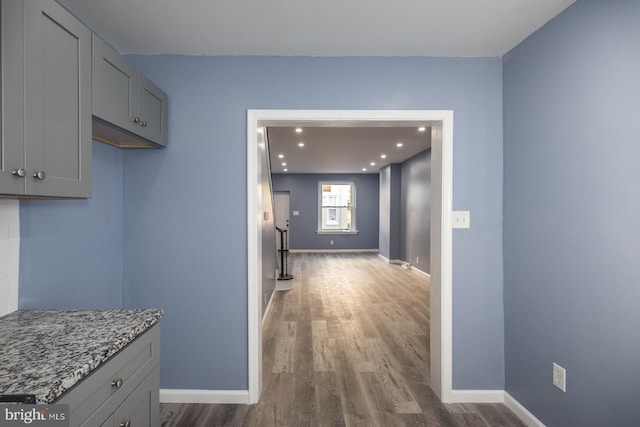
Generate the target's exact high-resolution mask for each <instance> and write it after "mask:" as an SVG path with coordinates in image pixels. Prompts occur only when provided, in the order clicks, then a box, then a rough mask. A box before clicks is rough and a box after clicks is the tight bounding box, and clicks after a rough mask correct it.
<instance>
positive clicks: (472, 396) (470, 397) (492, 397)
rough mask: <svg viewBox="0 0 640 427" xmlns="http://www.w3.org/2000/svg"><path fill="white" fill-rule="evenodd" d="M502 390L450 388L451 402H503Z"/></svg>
mask: <svg viewBox="0 0 640 427" xmlns="http://www.w3.org/2000/svg"><path fill="white" fill-rule="evenodd" d="M503 402H504V391H503V390H451V403H503Z"/></svg>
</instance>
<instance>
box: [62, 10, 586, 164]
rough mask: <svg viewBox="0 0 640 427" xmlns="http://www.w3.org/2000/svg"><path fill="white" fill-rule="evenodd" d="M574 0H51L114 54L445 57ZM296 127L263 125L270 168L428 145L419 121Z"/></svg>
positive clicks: (494, 42)
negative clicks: (402, 124) (406, 124)
mask: <svg viewBox="0 0 640 427" xmlns="http://www.w3.org/2000/svg"><path fill="white" fill-rule="evenodd" d="M574 1H575V0H394V1H389V0H384V1H383V0H322V1H320V0H269V1H264V0H182V1H175V0H126V1H125V0H112V1H105V0H58V2H59V3H61V4H62V5H63V6H65V7H67V8H68V9H69V10H70V11H71V12H72V13H74V14H75V15H76V16H78V17H79V18H80V19H81V20H82V21H84V22H85V23H86V24H87V25H88V26H89V27H90V28H91V29H93V30H94V31H95V32H97V33H98V34H100V35H101V36H102V37H103V38H104V39H105V40H106V41H107V42H109V43H110V44H111V45H112V46H113V47H115V48H116V49H117V50H119V51H120V52H121V53H136V54H178V55H284V56H446V57H460V56H462V57H469V56H471V57H475V56H481V57H486V56H488V57H500V56H502V55H504V54H505V53H507V52H508V51H509V50H511V49H512V48H513V47H515V46H516V45H517V44H519V43H520V42H521V41H522V40H524V39H525V38H526V37H528V36H529V35H530V34H531V33H533V32H534V31H536V30H537V29H538V28H540V27H541V26H542V25H544V24H545V23H546V22H548V21H549V20H550V19H552V18H553V17H555V16H556V15H557V14H559V13H560V12H561V11H563V10H564V9H565V8H566V7H568V6H569V5H571V4H572V3H573V2H574ZM296 125H304V124H300V123H289V124H283V125H282V126H287V127H270V128H269V132H268V133H269V140H270V144H271V153H272V156H276V158H272V162H271V164H272V170H273V172H274V173H278V172H282V169H284V167H283V166H282V165H281V163H282V162H283V160H284V161H285V162H286V163H287V169H288V172H289V173H295V172H305V173H312V172H318V173H341V172H342V173H347V172H348V173H354V172H357V173H363V171H362V168H367V171H366V172H365V173H377V172H378V170H379V169H380V167H381V166H384V165H385V164H388V163H400V162H402V161H404V160H406V159H407V158H409V157H412V156H413V155H415V154H417V153H418V152H420V151H422V150H424V149H426V148H427V147H429V145H430V140H429V136H428V135H429V134H430V132H429V130H428V129H427V130H426V132H424V133H421V132H418V131H417V126H418V124H416V126H413V127H395V126H388V125H386V124H379V125H378V126H377V127H373V128H362V127H358V125H357V124H354V125H353V126H352V127H348V126H342V127H338V128H332V127H324V128H322V127H316V128H313V127H305V128H304V129H303V133H302V134H300V135H298V134H296V133H295V129H294V128H293V127H288V126H296ZM300 138H302V139H300ZM301 140H302V141H304V142H305V147H304V148H300V147H298V145H297V144H298V142H300V141H301ZM399 141H402V142H403V144H404V145H403V147H402V148H401V149H400V148H397V147H396V146H395V144H396V143H397V142H399ZM278 154H283V155H284V159H283V160H281V159H278V158H277V155H278ZM382 154H386V155H387V158H386V159H381V158H380V155H382ZM371 162H375V163H376V164H375V165H374V166H371V165H370V163H371Z"/></svg>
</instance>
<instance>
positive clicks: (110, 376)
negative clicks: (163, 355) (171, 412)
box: [54, 325, 160, 427]
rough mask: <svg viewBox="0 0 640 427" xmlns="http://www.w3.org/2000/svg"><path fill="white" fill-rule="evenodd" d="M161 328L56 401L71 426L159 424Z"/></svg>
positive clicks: (157, 328) (156, 328)
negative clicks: (65, 411) (65, 410)
mask: <svg viewBox="0 0 640 427" xmlns="http://www.w3.org/2000/svg"><path fill="white" fill-rule="evenodd" d="M159 349H160V329H159V326H158V325H156V326H153V327H152V328H151V329H149V330H148V331H147V332H145V333H144V334H142V335H141V336H139V337H138V338H136V340H135V341H133V342H132V343H131V344H129V345H128V346H127V347H125V348H124V349H122V350H121V351H120V352H118V353H116V355H114V356H113V357H112V358H111V359H110V360H109V361H108V362H106V363H105V364H104V365H102V366H100V367H99V368H98V369H96V370H95V371H94V372H93V373H92V374H91V375H89V376H88V377H87V378H85V379H84V380H82V382H80V383H79V384H77V385H76V386H75V387H74V388H73V389H72V390H70V391H68V392H67V393H65V394H64V395H62V396H61V397H60V398H59V399H58V400H57V401H56V402H54V403H60V404H68V405H69V412H70V426H72V427H73V426H83V427H94V426H109V427H118V426H120V425H126V423H127V421H129V424H130V425H131V426H135V427H140V426H147V427H152V426H153V427H155V426H157V425H159V402H158V400H159V396H158V395H159V363H160V354H159Z"/></svg>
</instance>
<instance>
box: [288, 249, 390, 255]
mask: <svg viewBox="0 0 640 427" xmlns="http://www.w3.org/2000/svg"><path fill="white" fill-rule="evenodd" d="M289 253H290V254H346V253H373V254H375V253H378V250H377V249H289Z"/></svg>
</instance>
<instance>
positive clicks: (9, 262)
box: [0, 200, 20, 316]
mask: <svg viewBox="0 0 640 427" xmlns="http://www.w3.org/2000/svg"><path fill="white" fill-rule="evenodd" d="M19 260H20V208H19V202H18V201H17V200H0V316H2V315H5V314H7V313H11V312H12V311H16V310H17V309H18V271H19Z"/></svg>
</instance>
